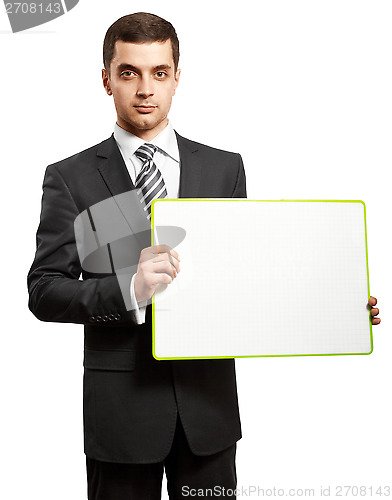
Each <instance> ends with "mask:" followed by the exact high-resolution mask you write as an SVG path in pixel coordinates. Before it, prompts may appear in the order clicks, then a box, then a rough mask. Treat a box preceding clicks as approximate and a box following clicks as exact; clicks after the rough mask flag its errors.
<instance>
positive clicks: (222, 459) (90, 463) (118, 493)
mask: <svg viewBox="0 0 392 500" xmlns="http://www.w3.org/2000/svg"><path fill="white" fill-rule="evenodd" d="M235 454H236V443H234V444H233V445H232V446H230V447H229V448H226V449H225V450H222V451H220V452H218V453H215V454H214V455H207V456H198V455H194V454H193V453H192V452H191V450H190V448H189V445H188V441H187V439H186V436H185V433H184V429H183V427H182V424H181V420H180V419H179V418H177V426H176V431H175V435H174V440H173V444H172V447H171V450H170V452H169V454H168V456H167V457H166V458H165V460H163V461H162V462H158V463H153V464H118V463H110V462H101V461H98V460H95V459H92V458H89V457H86V465H87V490H88V500H134V499H135V500H160V498H161V489H162V478H163V471H164V470H165V473H166V477H167V491H168V494H169V498H170V500H177V499H182V498H192V497H195V496H197V495H198V496H199V497H200V491H199V492H198V490H203V495H202V498H216V497H219V498H222V497H223V498H231V499H235V498H236V496H235V491H234V490H235V489H236V486H237V475H236V469H235Z"/></svg>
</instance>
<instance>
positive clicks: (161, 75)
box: [155, 71, 167, 80]
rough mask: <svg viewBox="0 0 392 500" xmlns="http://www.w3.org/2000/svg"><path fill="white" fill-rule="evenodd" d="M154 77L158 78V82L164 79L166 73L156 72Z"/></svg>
mask: <svg viewBox="0 0 392 500" xmlns="http://www.w3.org/2000/svg"><path fill="white" fill-rule="evenodd" d="M155 75H156V76H157V77H158V79H159V80H162V79H163V78H165V76H167V73H166V72H165V71H157V72H156V73H155Z"/></svg>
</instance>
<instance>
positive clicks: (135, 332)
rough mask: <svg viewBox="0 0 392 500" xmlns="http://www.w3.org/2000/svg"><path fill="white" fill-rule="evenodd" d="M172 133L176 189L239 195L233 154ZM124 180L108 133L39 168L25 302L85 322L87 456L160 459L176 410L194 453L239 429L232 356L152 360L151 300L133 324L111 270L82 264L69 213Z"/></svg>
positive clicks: (128, 184)
mask: <svg viewBox="0 0 392 500" xmlns="http://www.w3.org/2000/svg"><path fill="white" fill-rule="evenodd" d="M176 137H177V141H178V146H179V152H180V168H181V170H180V197H182V198H230V197H233V198H239V197H246V187H245V173H244V168H243V164H242V159H241V156H240V155H239V154H235V153H230V152H226V151H221V150H218V149H214V148H211V147H208V146H205V145H203V144H199V143H196V142H193V141H190V140H188V139H185V138H183V137H181V136H180V135H178V134H176ZM132 189H134V185H133V183H132V181H131V178H130V176H129V173H128V170H127V168H126V166H125V163H124V161H123V158H122V156H121V153H120V151H119V149H118V147H117V144H116V142H115V140H114V137H113V136H111V137H110V138H109V139H107V140H105V141H103V142H101V143H100V144H98V145H95V146H93V147H91V148H89V149H87V150H85V151H82V152H81V153H78V154H76V155H74V156H72V157H70V158H67V159H65V160H63V161H60V162H58V163H55V164H52V165H49V166H48V167H47V169H46V173H45V178H44V183H43V197H42V211H41V219H40V224H39V227H38V230H37V251H36V255H35V259H34V262H33V264H32V266H31V269H30V271H29V275H28V290H29V308H30V310H31V311H32V312H33V313H34V315H35V316H36V317H37V318H38V319H40V320H42V321H56V322H71V323H81V324H84V333H85V336H84V369H85V371H84V379H83V398H84V440H85V443H84V444H85V448H84V449H85V453H86V455H87V456H90V457H92V458H95V459H98V460H104V461H110V462H124V463H152V462H158V461H161V460H163V459H164V457H165V456H166V455H167V453H168V452H169V450H170V447H171V443H172V439H173V436H174V430H175V425H176V419H177V412H178V413H179V415H180V418H181V421H182V424H183V426H184V430H185V433H186V436H187V439H188V442H189V445H190V447H191V449H192V451H193V453H195V454H197V455H209V454H212V453H216V452H218V451H220V450H223V449H225V448H227V447H228V446H230V445H231V444H233V443H234V442H235V441H237V440H238V439H240V438H241V426H240V418H239V411H238V401H237V390H236V378H235V366H234V360H233V359H216V360H211V359H207V360H173V361H157V360H155V359H154V358H153V356H152V346H151V342H152V335H151V306H148V307H147V311H146V323H145V324H143V325H137V324H136V322H135V318H134V313H133V312H132V311H128V310H127V309H126V306H125V304H124V299H123V297H122V294H121V291H120V287H119V283H118V280H117V277H116V276H115V274H114V273H106V274H92V273H88V272H86V271H85V270H83V269H82V267H81V263H80V260H79V257H78V252H77V248H76V244H75V235H74V226H73V224H74V220H75V218H76V217H77V216H78V214H80V213H81V212H83V211H84V210H86V209H87V208H89V207H90V206H92V205H94V204H96V203H98V202H100V201H103V200H105V199H107V198H110V197H111V196H115V195H119V194H120V193H124V192H127V191H130V190H132ZM80 274H82V278H83V279H82V280H80V279H79V277H80ZM130 279H131V276H129V281H130ZM211 307H213V305H211Z"/></svg>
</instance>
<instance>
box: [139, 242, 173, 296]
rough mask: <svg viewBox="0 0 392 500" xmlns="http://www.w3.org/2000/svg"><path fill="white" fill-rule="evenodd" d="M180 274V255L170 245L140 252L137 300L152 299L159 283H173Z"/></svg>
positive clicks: (148, 248) (157, 246) (149, 248)
mask: <svg viewBox="0 0 392 500" xmlns="http://www.w3.org/2000/svg"><path fill="white" fill-rule="evenodd" d="M179 272H180V258H179V255H178V253H177V252H176V251H175V250H173V249H172V248H170V247H169V246H168V245H156V246H153V247H147V248H144V249H143V250H142V251H141V252H140V259H139V263H138V266H137V271H136V276H135V281H134V286H135V297H136V300H137V301H138V302H143V301H145V300H148V299H150V298H151V297H152V296H153V294H154V293H155V289H156V287H157V285H159V283H167V284H168V283H171V282H172V281H173V279H174V278H175V277H176V276H177V273H179Z"/></svg>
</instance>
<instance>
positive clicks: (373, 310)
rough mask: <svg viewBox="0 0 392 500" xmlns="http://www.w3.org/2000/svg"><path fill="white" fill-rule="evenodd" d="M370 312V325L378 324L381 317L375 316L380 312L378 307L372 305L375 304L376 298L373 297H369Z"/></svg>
mask: <svg viewBox="0 0 392 500" xmlns="http://www.w3.org/2000/svg"><path fill="white" fill-rule="evenodd" d="M368 304H369V306H370V314H371V315H372V325H378V324H380V323H381V318H376V316H377V315H378V313H379V312H380V311H379V309H378V307H374V306H375V305H376V304H377V299H376V298H375V297H370V299H369V302H368Z"/></svg>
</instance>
